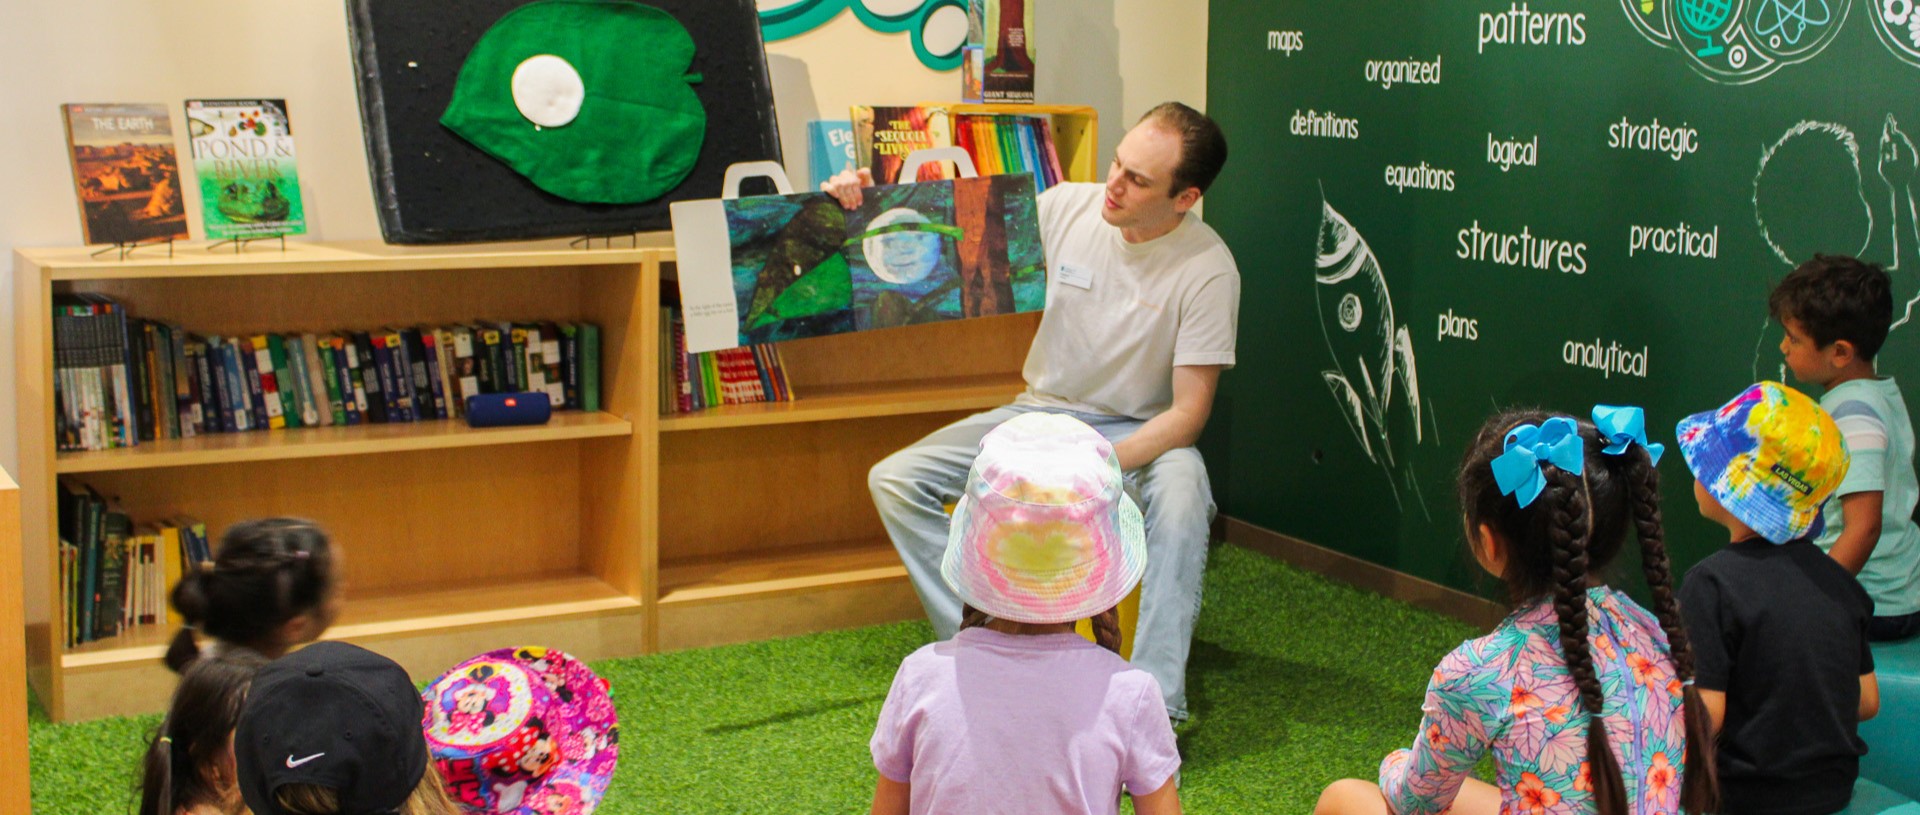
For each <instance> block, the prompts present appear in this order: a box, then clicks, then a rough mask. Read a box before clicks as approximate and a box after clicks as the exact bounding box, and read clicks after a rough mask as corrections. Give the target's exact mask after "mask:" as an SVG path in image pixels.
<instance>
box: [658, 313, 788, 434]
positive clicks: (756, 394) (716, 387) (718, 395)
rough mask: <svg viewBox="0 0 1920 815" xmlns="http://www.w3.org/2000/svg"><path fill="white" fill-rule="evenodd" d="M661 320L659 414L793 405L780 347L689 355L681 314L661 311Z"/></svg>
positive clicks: (756, 346)
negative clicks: (761, 403)
mask: <svg viewBox="0 0 1920 815" xmlns="http://www.w3.org/2000/svg"><path fill="white" fill-rule="evenodd" d="M660 316H661V320H660V347H661V349H662V350H661V360H660V361H661V363H662V364H661V368H660V372H661V377H660V378H661V380H662V381H661V384H660V394H659V396H660V412H662V413H691V412H693V411H697V410H704V409H706V408H710V407H720V406H724V405H745V404H752V403H755V402H789V401H792V400H793V393H792V391H791V390H790V389H788V388H787V386H786V382H787V375H786V364H785V362H784V361H782V360H781V358H780V350H779V348H780V346H779V345H778V344H765V345H743V346H739V347H736V348H725V349H721V350H719V351H707V352H704V353H697V354H689V353H687V334H686V325H685V323H684V321H683V320H682V319H681V317H680V312H679V309H678V308H676V307H673V306H662V307H661V315H660Z"/></svg>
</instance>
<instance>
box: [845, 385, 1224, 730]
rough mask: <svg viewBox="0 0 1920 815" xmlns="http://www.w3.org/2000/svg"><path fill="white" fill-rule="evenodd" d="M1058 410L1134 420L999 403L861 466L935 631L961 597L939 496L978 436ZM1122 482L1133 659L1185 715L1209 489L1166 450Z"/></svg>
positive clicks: (1188, 452)
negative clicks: (1143, 533) (1137, 541)
mask: <svg viewBox="0 0 1920 815" xmlns="http://www.w3.org/2000/svg"><path fill="white" fill-rule="evenodd" d="M1043 410H1044V411H1049V412H1054V413H1067V415H1070V416H1073V417H1074V418H1076V419H1079V420H1081V421H1083V422H1086V423H1087V424H1088V425H1090V426H1092V427H1093V429H1094V430H1097V431H1099V432H1100V434H1101V435H1103V436H1106V437H1107V438H1108V439H1110V440H1113V441H1119V440H1121V439H1124V438H1126V437H1127V436H1130V435H1132V434H1133V432H1134V431H1136V430H1139V429H1140V425H1141V424H1143V422H1141V421H1140V420H1138V419H1131V418H1126V417H1120V416H1100V415H1095V414H1085V413H1071V412H1068V411H1060V410H1050V409H1048V408H1040V407H1031V406H1025V405H1008V406H1006V407H1001V408H996V409H994V410H990V411H987V412H985V413H978V414H975V415H973V416H969V417H967V418H965V419H961V420H960V421H957V422H954V423H953V424H950V425H947V426H946V427H943V428H941V429H939V430H936V431H934V432H933V433H931V434H929V435H928V436H927V437H926V438H924V439H921V440H919V441H917V442H914V443H913V444H912V445H911V446H909V447H906V448H905V449H902V450H900V451H898V452H896V453H894V454H893V455H890V456H888V457H886V458H885V459H883V460H881V462H880V463H879V464H875V465H874V466H873V470H872V471H871V472H869V473H868V474H867V488H868V489H869V490H871V491H872V492H873V504H874V507H875V508H876V509H878V510H879V511H880V520H881V522H882V523H884V524H885V525H886V527H887V534H888V536H890V537H891V538H893V546H894V548H895V549H898V550H900V559H901V560H902V561H903V562H905V563H906V566H907V574H908V575H909V576H910V577H912V578H913V590H914V591H915V592H917V593H918V594H919V595H920V603H921V604H922V605H924V606H926V609H927V618H928V619H929V620H930V621H931V622H932V623H933V633H934V635H935V636H936V637H938V638H940V639H946V638H948V637H951V636H953V634H954V631H955V630H957V629H958V628H959V627H960V598H959V597H957V596H955V595H954V593H953V590H952V589H951V588H948V587H947V583H946V581H945V580H944V579H942V578H941V577H940V561H941V558H942V557H943V556H944V555H945V554H946V549H947V527H948V517H947V513H946V505H947V504H950V503H953V502H955V501H958V500H959V499H960V495H961V493H962V492H964V491H965V489H966V481H967V471H968V470H969V469H971V468H972V466H973V459H974V457H975V456H976V455H978V454H979V452H980V437H982V436H985V435H986V434H987V431H989V430H992V429H993V428H995V427H997V426H999V425H1000V423H1001V422H1004V421H1006V420H1008V419H1011V418H1013V417H1015V416H1018V415H1020V414H1022V413H1027V412H1030V411H1043ZM1126 480H1127V486H1128V491H1129V492H1131V493H1132V494H1133V495H1134V496H1135V499H1136V500H1137V501H1139V503H1140V509H1141V511H1142V512H1143V513H1145V515H1146V526H1147V570H1146V575H1145V576H1144V577H1143V578H1142V579H1141V589H1140V619H1139V621H1138V622H1137V624H1136V626H1135V628H1134V638H1133V664H1134V665H1136V666H1138V667H1140V668H1141V669H1143V670H1145V671H1147V672H1148V673H1151V674H1153V678H1154V679H1155V680H1157V681H1158V682H1159V683H1160V692H1161V694H1162V695H1163V696H1164V698H1165V700H1166V703H1167V715H1168V716H1170V717H1172V718H1173V719H1174V720H1175V721H1181V720H1184V719H1186V718H1187V651H1188V648H1189V645H1190V644H1191V642H1190V641H1191V640H1192V638H1193V623H1194V619H1195V618H1197V617H1198V616H1199V614H1200V580H1201V577H1202V576H1203V575H1204V574H1205V573H1206V569H1207V539H1208V527H1209V526H1210V525H1211V524H1212V522H1213V513H1214V504H1213V489H1212V487H1211V486H1210V485H1209V484H1208V482H1207V468H1206V465H1205V463H1204V462H1202V461H1201V460H1200V452H1199V451H1198V450H1195V449H1193V448H1192V447H1182V448H1180V449H1177V450H1169V451H1167V452H1166V453H1164V454H1162V455H1161V456H1160V457H1159V458H1157V459H1154V460H1153V461H1152V462H1151V463H1149V464H1147V465H1146V466H1144V467H1141V468H1139V469H1137V470H1134V471H1132V472H1129V473H1127V474H1126Z"/></svg>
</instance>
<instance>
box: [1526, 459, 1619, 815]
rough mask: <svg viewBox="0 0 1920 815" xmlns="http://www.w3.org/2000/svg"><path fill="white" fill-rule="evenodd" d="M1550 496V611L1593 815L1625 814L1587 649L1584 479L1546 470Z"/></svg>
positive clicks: (1588, 531)
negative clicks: (1574, 708)
mask: <svg viewBox="0 0 1920 815" xmlns="http://www.w3.org/2000/svg"><path fill="white" fill-rule="evenodd" d="M1546 472H1547V477H1548V480H1549V483H1550V484H1551V491H1550V493H1549V495H1548V496H1547V497H1548V499H1549V503H1548V505H1547V509H1548V511H1549V512H1550V513H1551V514H1550V515H1549V517H1548V520H1549V523H1548V525H1547V534H1548V538H1549V540H1551V541H1552V543H1553V610H1554V614H1555V615H1556V616H1557V617H1558V618H1559V621H1560V650H1561V653H1562V654H1564V656H1565V658H1566V662H1567V673H1569V674H1571V675H1572V676H1573V682H1574V685H1575V686H1576V687H1578V688H1579V690H1580V705H1581V707H1583V708H1585V709H1586V711H1587V762H1588V767H1589V776H1590V777H1591V779H1592V782H1593V803H1594V810H1595V811H1596V812H1597V813H1599V815H1626V812H1627V806H1626V798H1627V794H1626V784H1625V782H1624V781H1623V780H1622V778H1621V774H1620V762H1619V760H1618V759H1616V758H1615V757H1614V755H1613V746H1612V745H1611V744H1610V743H1609V742H1608V741H1607V725H1606V722H1605V721H1604V720H1603V718H1602V713H1603V712H1604V711H1605V709H1606V695H1605V693H1604V691H1602V690H1601V688H1600V679H1599V677H1598V676H1597V675H1595V673H1594V670H1593V654H1592V652H1591V651H1590V650H1589V648H1588V645H1587V544H1588V543H1589V536H1590V535H1591V533H1592V518H1591V517H1590V515H1589V510H1590V507H1589V505H1588V495H1587V484H1586V480H1585V479H1583V478H1581V477H1580V476H1576V475H1573V474H1572V473H1568V472H1566V471H1565V470H1561V469H1558V468H1551V469H1548V470H1547V471H1546Z"/></svg>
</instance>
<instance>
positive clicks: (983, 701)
mask: <svg viewBox="0 0 1920 815" xmlns="http://www.w3.org/2000/svg"><path fill="white" fill-rule="evenodd" d="M872 746H873V765H874V767H875V768H876V769H878V770H879V771H880V774H881V775H884V776H886V777H887V778H889V779H892V780H894V781H901V782H906V783H908V784H911V785H912V790H913V812H915V813H924V812H964V813H982V812H1021V813H1038V812H1076V813H1077V812H1086V813H1095V814H1096V815H1099V814H1101V813H1114V812H1117V811H1118V810H1119V801H1120V787H1121V785H1122V784H1125V785H1126V787H1127V789H1128V790H1129V791H1131V792H1134V793H1137V794H1140V795H1145V794H1147V793H1150V792H1153V791H1155V790H1158V789H1160V787H1161V786H1162V785H1164V784H1165V783H1166V782H1167V779H1169V778H1172V777H1173V772H1174V770H1177V769H1179V767H1180V754H1179V752H1177V751H1176V750H1175V749H1174V744H1173V725H1172V724H1171V723H1170V722H1168V721H1167V708H1166V705H1165V703H1164V702H1162V701H1161V699H1160V683H1158V682H1155V681H1154V679H1153V676H1152V675H1151V674H1148V673H1147V672H1146V671H1142V670H1139V669H1137V668H1134V667H1132V666H1130V665H1128V664H1127V662H1126V661H1125V660H1122V659H1121V658H1119V657H1118V656H1115V655H1114V654H1113V652H1111V651H1108V650H1106V649H1104V648H1101V647H1100V646H1098V645H1095V644H1093V643H1091V642H1088V641H1086V640H1085V639H1083V638H1081V637H1080V636H1079V635H1078V634H1044V635H1038V636H1020V635H1013V634H1002V633H1000V632H998V631H991V630H988V629H985V628H969V629H966V630H964V631H961V632H960V633H959V634H957V635H955V636H954V638H953V639H951V640H947V641H945V642H936V643H933V644H932V645H928V646H926V647H924V648H921V649H920V650H918V651H915V652H913V654H912V655H911V656H908V657H907V658H906V660H905V661H903V662H901V663H900V671H899V673H896V674H894V677H893V689H892V690H891V691H889V692H888V693H887V702H886V704H885V705H884V706H882V707H881V708H880V722H879V724H878V725H877V726H875V727H874V731H873V745H872Z"/></svg>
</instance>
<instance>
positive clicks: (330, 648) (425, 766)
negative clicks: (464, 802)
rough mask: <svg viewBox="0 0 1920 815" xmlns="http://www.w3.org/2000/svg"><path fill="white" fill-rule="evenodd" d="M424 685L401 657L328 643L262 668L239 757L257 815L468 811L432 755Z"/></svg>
mask: <svg viewBox="0 0 1920 815" xmlns="http://www.w3.org/2000/svg"><path fill="white" fill-rule="evenodd" d="M422 711H423V708H422V703H421V701H420V693H419V691H417V690H415V689H414V686H413V681H412V680H411V679H409V678H408V677H407V672H406V671H405V670H404V669H402V668H401V667H400V666H399V665H397V664H395V663H394V662H393V660H390V659H387V658H386V657H383V656H380V655H379V654H376V653H373V652H372V651H368V650H366V649H364V648H361V647H359V646H357V645H351V644H348V643H344V642H321V643H315V644H313V645H310V646H308V647H306V648H304V649H301V650H299V651H296V652H294V653H292V654H289V655H287V656H285V657H281V658H280V659H278V660H275V661H274V662H272V663H271V664H269V665H267V666H266V667H265V668H263V669H261V671H260V675H259V677H258V678H256V679H255V680H254V682H253V690H252V692H251V693H249V694H248V695H247V704H246V708H245V709H244V710H242V711H241V713H240V726H239V729H238V730H236V731H235V733H234V739H233V750H234V758H235V763H236V765H237V768H238V770H239V776H240V794H241V797H242V798H244V799H245V800H246V802H247V807H248V808H249V809H251V810H252V811H253V812H254V813H255V815H460V810H459V807H458V806H457V805H456V804H454V802H453V800H452V799H451V798H449V797H447V792H446V787H445V785H444V784H443V783H441V781H440V777H439V774H438V773H435V772H434V771H433V768H432V767H431V766H430V763H429V761H428V754H427V742H426V738H425V736H424V735H423V734H422V732H421V730H420V721H421V714H422Z"/></svg>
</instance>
